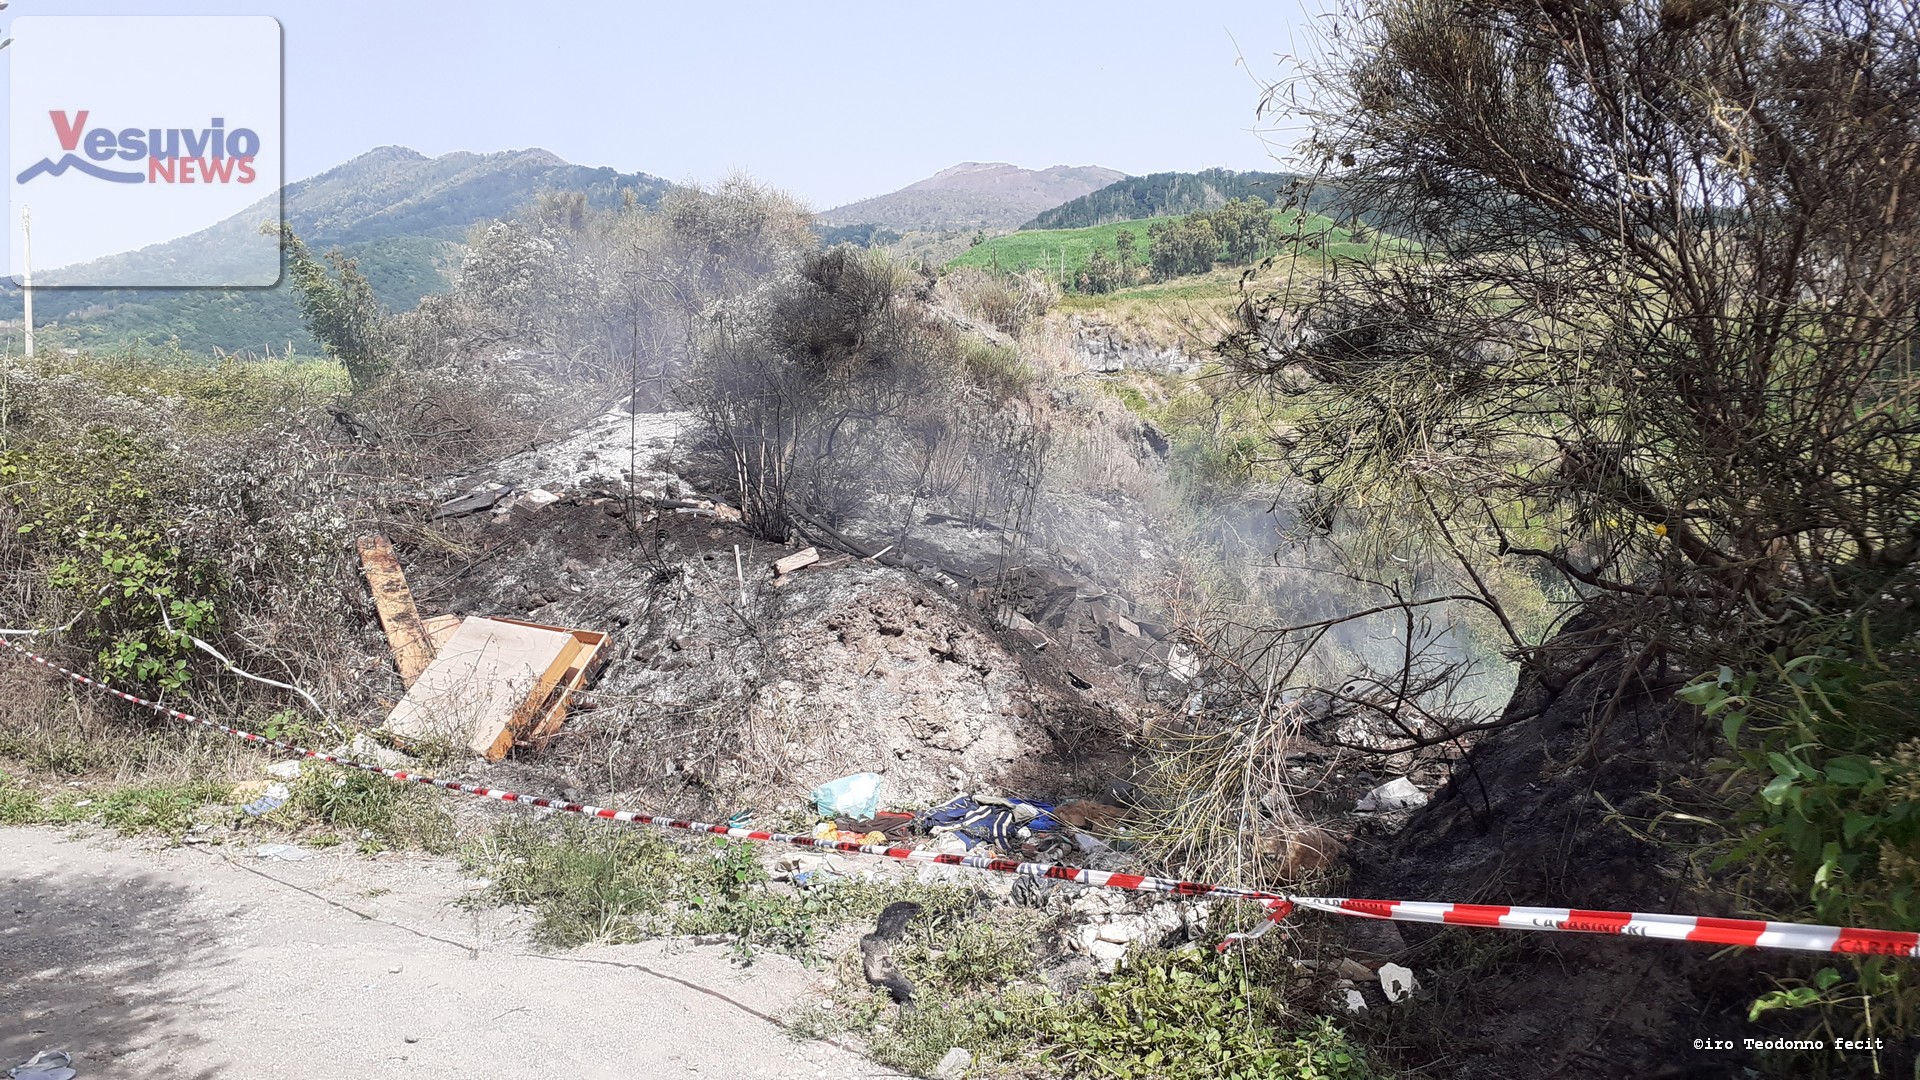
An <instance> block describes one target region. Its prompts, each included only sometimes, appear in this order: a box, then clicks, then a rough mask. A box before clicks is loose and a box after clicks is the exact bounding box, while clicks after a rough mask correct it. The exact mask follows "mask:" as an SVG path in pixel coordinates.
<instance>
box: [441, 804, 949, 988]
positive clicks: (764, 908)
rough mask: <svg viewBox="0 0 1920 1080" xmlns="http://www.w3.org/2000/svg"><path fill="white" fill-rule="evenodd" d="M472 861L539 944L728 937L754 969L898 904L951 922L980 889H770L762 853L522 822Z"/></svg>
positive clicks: (874, 885)
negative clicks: (522, 911) (764, 953)
mask: <svg viewBox="0 0 1920 1080" xmlns="http://www.w3.org/2000/svg"><path fill="white" fill-rule="evenodd" d="M461 858H462V863H463V865H464V867H465V869H466V870H467V871H468V872H470V873H475V874H480V875H482V876H484V877H486V878H488V879H489V881H490V882H491V884H490V885H489V886H488V887H487V888H486V889H485V890H484V891H483V892H481V893H479V894H477V895H476V896H475V897H474V902H476V903H486V904H511V905H517V906H522V907H526V908H529V909H531V910H532V911H533V913H534V916H535V920H536V921H535V924H534V929H533V933H534V938H535V940H536V941H538V942H539V943H540V944H542V945H545V946H549V947H553V948H570V947H572V946H576V945H584V944H588V943H603V944H617V943H624V942H634V941H641V940H645V939H647V938H650V937H661V936H667V935H679V934H724V935H727V936H728V937H730V938H731V939H732V941H733V945H734V948H735V950H736V951H737V952H738V953H739V955H740V956H741V958H742V959H743V960H750V959H751V958H752V956H753V954H754V952H755V951H756V950H760V949H771V950H774V951H776V952H782V953H787V954H789V955H794V956H801V957H810V956H813V955H815V954H816V953H817V951H818V948H819V944H820V940H821V938H822V936H823V935H824V934H825V933H827V932H828V931H830V930H832V929H834V928H836V927H840V926H846V925H851V924H856V923H861V922H864V921H867V920H871V919H872V918H874V917H875V916H876V915H878V914H879V912H880V909H881V908H883V907H885V906H886V905H887V904H889V903H891V902H893V901H895V900H912V901H914V902H916V903H918V904H920V905H921V906H922V908H923V909H925V910H926V911H927V912H930V913H932V914H934V915H935V916H937V917H948V918H950V917H952V914H953V913H955V912H957V911H959V910H962V909H964V908H966V907H968V906H970V905H971V904H972V903H973V897H972V893H971V892H970V891H969V890H966V889H961V888H956V887H951V886H922V885H896V884H886V883H879V882H861V881H843V882H834V883H830V884H823V885H819V886H815V887H812V888H802V889H794V888H792V887H791V886H787V885H784V884H782V883H777V882H773V881H771V880H770V879H769V877H768V875H767V872H766V869H765V868H764V867H763V866H762V865H761V864H760V862H759V861H758V860H757V859H756V858H755V847H754V845H751V844H743V843H736V842H732V841H727V840H713V841H697V840H696V841H693V842H691V843H686V842H682V841H678V840H676V839H674V838H670V837H668V836H666V835H663V834H661V833H658V832H654V831H651V830H640V829H624V828H618V827H609V826H604V825H596V824H594V823H592V822H585V821H569V822H566V823H564V824H561V825H559V826H558V827H555V826H553V825H552V824H551V823H548V822H542V821H532V820H517V821H510V822H507V823H505V824H503V825H501V826H500V827H499V828H497V829H495V830H494V831H493V832H492V833H491V834H489V835H487V836H486V837H484V838H483V839H481V840H479V841H477V842H475V843H473V844H471V845H469V846H468V847H467V848H466V850H465V851H464V852H462V856H461Z"/></svg>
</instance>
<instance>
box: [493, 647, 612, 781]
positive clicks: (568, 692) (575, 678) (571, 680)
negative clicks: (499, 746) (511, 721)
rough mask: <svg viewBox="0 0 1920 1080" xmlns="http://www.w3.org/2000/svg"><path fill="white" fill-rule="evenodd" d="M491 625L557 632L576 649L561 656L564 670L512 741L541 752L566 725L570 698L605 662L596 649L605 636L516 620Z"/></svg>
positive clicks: (598, 649)
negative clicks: (527, 627)
mask: <svg viewBox="0 0 1920 1080" xmlns="http://www.w3.org/2000/svg"><path fill="white" fill-rule="evenodd" d="M494 621H495V622H505V623H513V624H515V625H517V626H531V627H534V628H536V629H540V630H558V631H560V632H561V633H564V634H568V635H571V636H572V638H573V639H574V641H575V642H576V643H577V644H578V645H579V648H578V649H577V650H574V651H571V652H568V653H564V654H563V657H562V658H563V659H564V660H566V662H567V668H566V670H564V671H562V672H561V673H560V675H559V677H558V679H557V680H556V681H555V682H554V685H553V687H552V689H551V690H549V691H548V694H547V696H546V698H545V699H544V700H543V701H542V702H541V703H540V705H539V706H538V707H537V708H536V709H535V710H534V717H533V720H532V721H531V722H530V723H529V724H528V725H527V727H526V729H525V730H524V731H522V732H519V733H518V735H517V739H516V741H517V742H518V743H519V744H520V745H524V746H531V747H534V748H535V749H539V748H543V747H545V746H546V745H547V743H548V742H550V741H551V740H552V739H553V737H554V736H555V735H557V734H559V733H560V725H561V724H563V723H565V722H566V719H567V705H568V703H569V702H570V701H571V699H572V698H573V695H574V694H575V693H577V692H578V691H579V689H580V686H581V684H582V683H585V682H586V681H587V679H588V678H589V677H590V676H591V675H592V674H593V672H594V670H595V669H596V668H598V667H599V666H600V664H601V663H602V662H603V661H604V660H605V657H603V656H601V655H600V647H601V646H603V645H605V644H606V643H607V635H605V634H602V633H600V632H598V631H596V630H565V629H562V628H561V627H558V626H542V625H541V624H539V623H530V622H522V621H521V620H519V619H507V618H496V619H495V620H494Z"/></svg>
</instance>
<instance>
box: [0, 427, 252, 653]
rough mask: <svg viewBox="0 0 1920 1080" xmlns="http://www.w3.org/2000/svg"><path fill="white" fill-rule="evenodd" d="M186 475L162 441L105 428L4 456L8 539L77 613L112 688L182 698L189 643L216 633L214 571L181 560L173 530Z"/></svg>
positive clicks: (0, 493) (0, 476)
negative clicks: (129, 686) (178, 692)
mask: <svg viewBox="0 0 1920 1080" xmlns="http://www.w3.org/2000/svg"><path fill="white" fill-rule="evenodd" d="M184 475H186V470H185V469H184V467H183V466H182V464H181V463H180V462H177V461H175V460H174V458H173V455H172V454H171V453H170V451H169V450H168V449H167V448H166V447H164V446H162V445H161V444H159V442H158V441H157V440H154V439H150V438H142V437H140V436H137V435H134V434H131V433H129V432H125V431H120V430H116V429H113V428H107V427H95V428H91V429H88V430H87V431H85V432H83V433H81V434H80V435H79V437H78V438H75V439H73V440H72V441H71V442H68V443H64V444H62V443H55V442H52V441H48V442H39V443H31V444H28V445H26V446H22V447H17V448H13V449H8V450H0V498H4V500H5V503H6V505H7V507H8V508H9V509H10V510H11V511H12V515H11V522H12V532H13V534H14V535H13V540H14V541H15V542H17V543H19V544H21V545H22V546H24V547H26V548H27V549H28V550H29V551H30V552H31V553H32V555H33V557H34V561H35V562H36V563H37V564H39V565H40V566H41V567H43V568H44V570H45V573H46V581H47V583H48V584H49V585H51V586H53V588H54V589H55V590H57V591H58V592H59V593H61V594H63V595H64V596H65V598H66V606H67V607H68V609H69V611H77V613H78V618H79V619H80V622H79V623H78V624H77V625H76V631H77V635H78V637H79V639H80V640H81V641H83V642H86V643H87V644H88V645H90V646H92V647H93V648H94V649H95V650H96V652H97V658H98V660H99V664H100V672H101V674H102V675H104V676H105V677H107V678H109V679H119V678H132V679H136V680H139V681H141V682H146V683H157V684H158V685H160V686H162V687H164V688H167V689H177V688H179V687H180V686H183V685H184V684H185V683H186V680H187V660H186V657H187V655H188V654H189V653H191V652H192V651H193V644H192V642H191V640H190V639H189V638H188V635H190V634H202V635H204V634H207V633H209V632H210V631H211V629H212V627H213V623H214V605H213V603H212V601H211V599H210V598H209V597H210V595H211V594H212V593H213V592H214V591H216V590H217V589H218V588H219V587H220V571H219V567H218V566H217V564H215V563H214V562H213V560H211V559H208V558H200V557H195V556H194V555H192V554H189V553H188V552H186V551H185V550H184V549H183V548H182V546H181V543H180V541H179V539H178V531H177V530H176V529H174V528H171V527H170V526H171V525H172V524H173V523H174V520H175V519H174V517H173V513H174V512H175V511H176V510H177V509H178V507H179V506H180V505H182V504H183V503H184V501H185V499H186V491H185V489H184V487H183V485H182V477H183V476H184ZM163 613H164V616H163ZM168 621H171V623H172V627H173V629H172V630H171V631H168V630H167V629H166V623H167V622H168Z"/></svg>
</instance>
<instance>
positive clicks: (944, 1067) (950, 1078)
mask: <svg viewBox="0 0 1920 1080" xmlns="http://www.w3.org/2000/svg"><path fill="white" fill-rule="evenodd" d="M972 1067H973V1054H971V1053H970V1052H968V1051H967V1050H965V1049H964V1048H962V1047H958V1046H955V1047H950V1048H949V1049H948V1050H947V1053H946V1055H945V1056H944V1057H942V1058H941V1059H940V1064H938V1065H935V1066H934V1067H933V1075H935V1076H937V1077H939V1078H940V1080H955V1078H956V1077H960V1076H965V1075H966V1072H967V1070H968V1069H971V1068H972Z"/></svg>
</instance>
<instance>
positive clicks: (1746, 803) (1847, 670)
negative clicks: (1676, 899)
mask: <svg viewBox="0 0 1920 1080" xmlns="http://www.w3.org/2000/svg"><path fill="white" fill-rule="evenodd" d="M1796 651H1797V652H1798V655H1793V656H1790V657H1787V656H1775V657H1773V658H1770V659H1769V660H1768V662H1767V663H1766V665H1765V666H1764V667H1762V668H1760V669H1759V670H1754V671H1747V672H1740V673H1736V672H1735V671H1733V670H1732V669H1731V668H1728V667H1721V668H1720V669H1719V670H1718V671H1716V672H1714V673H1712V674H1710V675H1707V676H1703V677H1702V678H1700V679H1698V680H1696V681H1694V682H1693V683H1691V684H1690V685H1688V686H1687V687H1685V688H1683V689H1682V690H1681V691H1680V694H1679V696H1680V697H1681V699H1682V700H1685V701H1687V702H1689V703H1691V704H1693V705H1695V706H1697V707H1699V709H1700V710H1701V712H1702V713H1703V714H1705V715H1706V716H1709V717H1714V718H1717V719H1718V720H1719V721H1720V725H1721V733H1722V735H1723V736H1724V737H1725V739H1726V741H1727V746H1728V754H1727V757H1726V759H1725V760H1724V762H1723V763H1722V765H1723V768H1724V770H1725V771H1726V773H1727V784H1726V790H1728V791H1730V792H1735V793H1740V794H1741V795H1742V797H1743V801H1742V802H1740V803H1738V804H1737V806H1738V809H1737V815H1736V816H1737V824H1738V826H1739V835H1738V838H1737V840H1736V841H1735V842H1733V843H1732V844H1731V845H1729V846H1727V847H1726V848H1725V850H1723V851H1721V852H1720V854H1719V855H1718V857H1717V858H1716V859H1715V860H1714V862H1713V864H1712V865H1713V868H1714V869H1716V870H1725V869H1728V868H1730V867H1736V866H1737V867H1741V868H1743V869H1744V872H1745V874H1746V875H1747V876H1748V878H1749V880H1752V881H1755V882H1757V883H1760V884H1762V885H1763V886H1764V885H1766V884H1772V883H1785V884H1786V885H1787V886H1788V887H1790V888H1791V889H1792V890H1793V894H1794V895H1797V896H1798V900H1797V901H1794V902H1790V905H1789V907H1788V910H1785V911H1783V912H1782V913H1781V914H1782V915H1783V916H1784V917H1786V918H1791V919H1801V920H1811V921H1816V922H1822V923H1830V924H1838V925H1843V926H1865V927H1877V928H1882V929H1913V928H1915V927H1917V926H1920V858H1916V855H1915V853H1916V852H1920V737H1917V736H1920V715H1917V714H1916V707H1915V701H1914V697H1913V689H1912V688H1913V687H1914V685H1916V679H1915V674H1916V672H1915V668H1916V663H1915V657H1914V655H1913V652H1912V650H1911V646H1910V645H1902V646H1900V647H1898V648H1896V649H1893V650H1889V651H1886V652H1882V651H1880V650H1876V648H1875V647H1874V644H1873V633H1872V629H1871V624H1870V623H1865V622H1862V623H1855V624H1849V625H1846V626H1842V627H1839V628H1837V629H1829V630H1827V631H1826V632H1825V633H1822V634H1820V635H1818V636H1816V637H1813V638H1811V639H1810V640H1809V641H1808V643H1807V644H1805V645H1803V646H1802V649H1801V650H1796ZM1848 968H1849V970H1848V971H1847V972H1844V973H1843V972H1842V971H1840V970H1838V969H1835V968H1827V969H1823V970H1822V971H1820V972H1819V973H1817V974H1815V975H1814V976H1813V977H1812V978H1810V979H1805V980H1789V981H1787V982H1786V983H1784V984H1783V986H1782V989H1780V990H1778V991H1775V992H1772V993H1769V994H1768V995H1766V996H1764V997H1762V998H1761V999H1759V1000H1758V1001H1756V1002H1755V1003H1754V1005H1753V1015H1754V1016H1756V1017H1758V1016H1759V1015H1761V1014H1762V1013H1765V1012H1769V1011H1773V1010H1777V1009H1797V1008H1809V1007H1815V1006H1817V1007H1820V1008H1821V1010H1822V1014H1823V1017H1824V1019H1823V1021H1822V1022H1823V1023H1825V1024H1829V1025H1830V1024H1833V1023H1835V1022H1837V1021H1836V1019H1835V1011H1836V1010H1838V1009H1842V1008H1845V1009H1848V1010H1857V1017H1856V1021H1855V1022H1856V1026H1858V1027H1866V1028H1870V1027H1871V1026H1872V1025H1873V1024H1874V1023H1875V1020H1874V1017H1873V1013H1874V1008H1873V1005H1872V1003H1873V1002H1875V1001H1879V1002H1881V1004H1880V1006H1879V1013H1880V1017H1879V1023H1881V1024H1887V1023H1892V1024H1904V1023H1910V1022H1911V1021H1912V1020H1913V1019H1914V1018H1915V1017H1916V1016H1920V992H1917V991H1916V988H1915V987H1910V986H1902V985H1901V981H1900V979H1899V972H1898V969H1897V968H1896V967H1894V966H1893V965H1890V964H1889V963H1888V962H1887V958H1886V957H1882V956H1863V957H1862V958H1860V959H1859V960H1857V961H1855V962H1853V963H1851V964H1850V965H1848Z"/></svg>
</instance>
